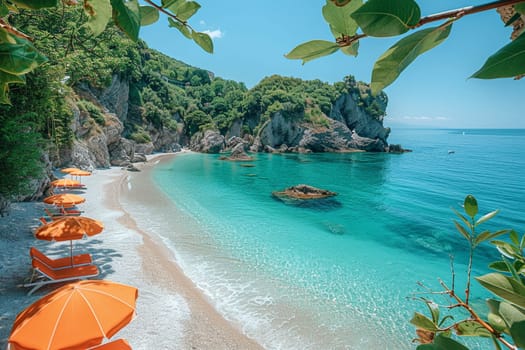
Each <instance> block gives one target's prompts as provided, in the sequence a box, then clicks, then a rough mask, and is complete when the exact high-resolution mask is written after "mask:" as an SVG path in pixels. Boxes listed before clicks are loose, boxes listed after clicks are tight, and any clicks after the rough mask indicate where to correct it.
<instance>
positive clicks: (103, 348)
mask: <svg viewBox="0 0 525 350" xmlns="http://www.w3.org/2000/svg"><path fill="white" fill-rule="evenodd" d="M89 350H131V345H129V343H128V342H127V341H126V340H125V339H117V340H113V341H110V342H108V343H105V344H101V345H98V346H95V347H94V348H89Z"/></svg>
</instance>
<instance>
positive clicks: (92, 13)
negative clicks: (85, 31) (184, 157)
mask: <svg viewBox="0 0 525 350" xmlns="http://www.w3.org/2000/svg"><path fill="white" fill-rule="evenodd" d="M84 11H85V12H86V14H87V15H88V16H89V20H88V21H87V23H86V26H87V27H88V28H89V29H90V30H91V32H92V33H93V35H94V36H97V35H99V34H100V33H102V32H103V31H104V29H106V25H107V24H108V22H109V20H110V19H111V11H112V8H111V3H110V0H85V1H84Z"/></svg>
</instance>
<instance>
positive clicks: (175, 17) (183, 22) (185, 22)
mask: <svg viewBox="0 0 525 350" xmlns="http://www.w3.org/2000/svg"><path fill="white" fill-rule="evenodd" d="M144 1H145V2H146V3H148V4H150V5H151V6H153V7H154V8H156V9H157V10H158V11H159V12H162V13H163V14H165V15H166V16H168V17H171V18H173V19H174V20H176V21H177V22H179V23H180V24H182V25H184V26H187V27H188V28H190V29H191V30H193V31H195V30H194V29H193V28H192V27H191V26H190V25H189V24H188V22H187V21H183V20H181V19H179V17H177V16H176V15H174V14H173V13H171V12H169V11H166V9H164V8H163V7H162V6H159V5H157V4H156V3H154V2H153V1H151V0H144ZM522 1H523V0H522Z"/></svg>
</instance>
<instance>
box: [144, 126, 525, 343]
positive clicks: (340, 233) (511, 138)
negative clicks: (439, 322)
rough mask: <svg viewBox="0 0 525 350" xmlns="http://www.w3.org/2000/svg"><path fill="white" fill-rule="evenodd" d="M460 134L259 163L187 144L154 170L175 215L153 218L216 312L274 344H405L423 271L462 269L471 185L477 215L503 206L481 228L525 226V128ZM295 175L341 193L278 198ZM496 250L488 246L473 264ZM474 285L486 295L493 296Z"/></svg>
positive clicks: (433, 274)
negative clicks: (461, 218) (464, 207)
mask: <svg viewBox="0 0 525 350" xmlns="http://www.w3.org/2000/svg"><path fill="white" fill-rule="evenodd" d="M463 132H464V131H462V130H408V129H407V130H402V131H401V132H400V133H399V134H397V135H395V139H394V136H391V140H390V142H391V143H401V144H403V146H405V147H406V148H410V149H413V150H414V152H412V153H406V154H402V155H394V154H366V153H356V154H316V155H300V154H284V155H270V154H257V155H256V159H255V160H254V161H253V162H251V164H253V165H254V166H253V167H243V166H241V165H242V163H235V162H226V161H220V160H218V156H217V155H202V154H181V155H178V156H177V157H176V158H175V159H174V160H173V161H172V162H169V163H166V164H162V165H158V166H157V167H156V168H155V171H154V174H153V179H154V182H155V183H156V184H157V187H158V188H159V189H160V190H161V191H162V192H164V194H165V195H166V196H167V197H168V198H170V199H171V200H172V201H173V203H174V207H175V208H176V212H175V213H174V212H173V210H174V209H173V208H170V212H167V209H168V208H166V212H162V213H156V215H160V216H161V218H164V219H163V220H161V222H159V223H156V224H155V225H153V226H151V227H150V229H151V230H154V231H156V233H158V234H159V235H160V236H161V237H163V240H164V242H165V243H166V244H167V245H168V246H170V247H171V248H173V250H174V251H175V252H176V254H177V259H178V260H179V263H180V264H181V266H182V268H183V269H184V271H185V272H186V273H187V274H188V276H189V277H190V278H191V279H192V280H193V281H194V282H195V283H196V284H197V285H198V286H199V288H201V289H202V290H203V292H204V293H205V294H206V295H207V296H208V298H209V299H210V300H211V302H212V303H213V304H214V305H215V306H216V307H217V309H218V310H219V311H220V312H221V313H222V314H223V315H224V316H225V317H226V318H227V319H229V320H231V321H232V322H234V323H235V324H238V325H240V326H241V327H243V331H244V332H245V333H247V334H248V335H250V336H252V337H254V338H255V339H256V340H258V341H259V342H260V343H261V344H263V345H264V346H265V347H266V348H270V349H278V348H282V349H304V348H310V349H318V348H333V349H344V348H347V349H361V348H368V349H405V348H410V347H411V346H412V345H411V344H410V340H411V339H412V338H413V336H414V332H413V327H411V326H410V324H409V322H408V321H409V320H410V318H411V316H412V313H413V311H414V310H416V309H420V308H421V305H420V304H419V303H416V302H414V301H412V300H411V299H410V298H409V297H410V295H412V294H413V293H414V292H416V291H417V290H418V289H417V285H416V282H417V281H423V282H424V283H425V284H427V285H429V286H432V287H433V288H434V289H436V290H437V289H439V288H438V286H437V282H436V279H437V277H441V278H443V279H444V280H445V281H448V280H449V279H450V269H449V266H450V262H449V259H448V254H454V256H455V262H456V272H459V271H461V270H463V269H464V263H465V261H466V260H465V259H466V251H465V248H466V244H465V243H464V242H463V241H462V239H461V238H460V237H459V234H458V233H457V232H456V231H455V229H454V226H453V223H452V219H454V214H453V212H452V210H451V209H450V208H451V207H454V208H456V209H460V205H461V203H462V200H463V198H464V196H465V195H466V194H469V193H472V194H474V195H475V196H476V197H477V198H478V202H479V204H480V209H481V211H482V212H483V213H485V212H488V211H491V210H494V209H497V208H499V209H501V210H502V212H501V214H500V215H498V217H497V218H496V219H495V220H494V222H493V224H492V225H488V226H487V227H486V228H489V229H497V228H501V227H513V228H516V229H517V230H518V231H519V232H521V231H520V230H521V228H522V227H523V226H524V225H523V224H524V223H525V222H524V220H523V218H522V217H521V214H522V213H523V211H524V209H525V208H524V204H523V201H522V198H523V195H524V194H525V190H524V187H523V186H522V184H521V182H520V181H521V179H522V178H523V175H525V170H524V167H523V164H522V161H521V154H520V149H523V147H524V146H525V132H523V131H519V130H518V131H514V132H506V131H500V130H493V131H471V132H470V133H469V131H467V132H466V134H465V135H464V134H463ZM393 139H394V140H393ZM496 144H497V145H498V153H497V154H489V153H487V151H486V148H487V145H496ZM449 150H454V153H452V154H451V153H449V152H448V151H449ZM503 170H504V171H503ZM298 183H308V184H311V185H314V186H317V187H321V188H326V189H329V190H331V191H335V192H338V193H339V195H338V196H337V197H335V200H326V201H322V202H321V205H312V206H309V205H308V206H302V207H297V206H291V205H285V204H283V203H282V202H280V201H278V200H275V199H274V198H272V197H271V192H272V191H275V190H280V189H283V188H285V187H287V186H291V185H294V184H298ZM136 215H139V216H140V215H142V216H147V215H151V213H148V208H141V210H138V211H137V213H136ZM493 258H495V254H494V251H493V249H490V248H483V249H480V251H479V252H478V262H479V263H478V264H477V266H479V267H480V268H481V270H477V271H475V273H477V274H482V273H485V272H487V270H486V269H484V266H486V264H487V263H488V262H489V261H491V260H492V259H493ZM456 283H458V285H462V286H463V284H462V281H461V280H460V279H459V278H458V280H457V281H456ZM461 288H463V287H461ZM476 288H477V287H476ZM476 292H479V293H478V294H479V296H478V299H475V300H474V303H476V304H479V305H482V304H483V300H482V299H483V298H484V297H486V295H485V294H483V293H482V291H481V290H480V289H479V288H477V289H476Z"/></svg>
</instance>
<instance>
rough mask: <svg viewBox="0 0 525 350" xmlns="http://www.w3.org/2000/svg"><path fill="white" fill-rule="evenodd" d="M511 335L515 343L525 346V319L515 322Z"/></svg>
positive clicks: (521, 346)
mask: <svg viewBox="0 0 525 350" xmlns="http://www.w3.org/2000/svg"><path fill="white" fill-rule="evenodd" d="M510 335H511V336H512V340H514V345H517V346H518V347H519V348H521V349H523V348H525V321H520V322H514V323H513V324H512V326H511V327H510Z"/></svg>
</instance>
